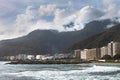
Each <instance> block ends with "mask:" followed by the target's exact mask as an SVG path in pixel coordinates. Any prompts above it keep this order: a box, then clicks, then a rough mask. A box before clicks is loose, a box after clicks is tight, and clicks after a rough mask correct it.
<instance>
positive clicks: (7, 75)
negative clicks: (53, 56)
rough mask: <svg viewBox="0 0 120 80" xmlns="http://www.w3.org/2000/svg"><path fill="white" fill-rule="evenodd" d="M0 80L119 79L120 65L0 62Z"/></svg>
mask: <svg viewBox="0 0 120 80" xmlns="http://www.w3.org/2000/svg"><path fill="white" fill-rule="evenodd" d="M0 80H120V65H113V66H112V65H97V66H96V65H91V64H90V65H85V64H81V65H76V64H59V65H53V64H52V65H42V64H38V65H36V64H35V65H33V64H31V65H30V64H29V65H27V64H26V65H23V64H22V65H20V64H19V65H10V64H5V62H0Z"/></svg>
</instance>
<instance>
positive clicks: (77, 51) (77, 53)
mask: <svg viewBox="0 0 120 80" xmlns="http://www.w3.org/2000/svg"><path fill="white" fill-rule="evenodd" d="M74 55H75V58H78V59H80V58H81V50H80V49H77V50H74Z"/></svg>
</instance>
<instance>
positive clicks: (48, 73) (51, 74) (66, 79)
mask: <svg viewBox="0 0 120 80" xmlns="http://www.w3.org/2000/svg"><path fill="white" fill-rule="evenodd" d="M115 71H120V68H119V67H109V66H96V65H94V66H93V67H89V68H86V69H85V70H69V71H52V70H43V71H42V70H41V71H23V72H16V73H4V74H3V75H12V76H17V77H22V76H26V77H34V78H35V79H48V80H53V79H54V80H61V79H63V80H80V79H83V80H90V79H93V80H97V79H94V76H93V77H92V76H89V74H88V73H95V72H115ZM78 77H79V78H78Z"/></svg>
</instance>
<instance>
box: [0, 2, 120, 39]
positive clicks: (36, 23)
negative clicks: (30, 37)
mask: <svg viewBox="0 0 120 80" xmlns="http://www.w3.org/2000/svg"><path fill="white" fill-rule="evenodd" d="M77 1H79V2H77ZM77 1H76V2H75V1H73V0H60V1H56V0H53V1H52V2H51V1H48V0H46V1H45V0H37V1H30V0H24V1H23V0H21V1H19V2H18V1H16V0H12V1H11V0H8V2H7V1H5V0H1V1H0V11H1V13H0V18H1V19H0V38H1V39H6V38H14V37H18V36H23V35H26V34H27V33H29V32H31V31H33V30H35V29H55V30H59V31H73V30H81V29H83V28H84V24H86V23H88V22H90V21H93V20H98V19H106V18H113V17H116V16H117V17H118V16H119V17H120V11H119V9H120V6H119V5H118V2H117V1H118V0H101V1H99V0H97V1H96V0H92V1H85V0H77ZM96 2H98V3H102V6H101V5H97V3H96ZM7 3H9V5H6V4H7ZM66 3H67V4H66ZM95 3H96V4H95ZM11 12H12V13H11ZM13 12H14V13H13ZM9 16H11V17H10V19H9V21H12V22H9V23H8V25H6V24H5V23H4V21H3V20H5V21H6V22H8V21H7V20H8V18H9ZM13 17H14V18H13ZM48 19H49V20H48ZM118 20H119V21H120V19H118ZM64 25H67V26H66V27H64ZM109 27H111V25H110V26H108V28H109Z"/></svg>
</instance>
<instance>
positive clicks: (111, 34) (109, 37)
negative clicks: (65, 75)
mask: <svg viewBox="0 0 120 80" xmlns="http://www.w3.org/2000/svg"><path fill="white" fill-rule="evenodd" d="M110 41H119V42H120V24H118V25H116V26H114V27H112V28H110V29H108V30H106V31H104V32H102V33H99V34H97V35H94V36H92V37H89V38H86V39H84V40H80V41H79V42H77V43H75V44H73V45H72V46H71V47H69V48H68V49H66V50H65V51H68V52H69V51H72V50H75V49H86V48H87V49H89V48H96V47H102V46H105V45H107V44H108V43H109V42H110Z"/></svg>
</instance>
